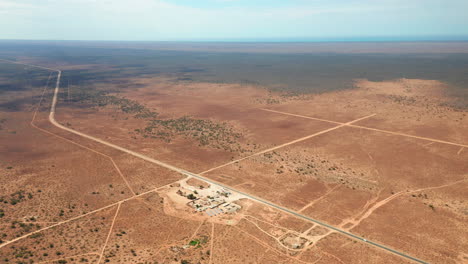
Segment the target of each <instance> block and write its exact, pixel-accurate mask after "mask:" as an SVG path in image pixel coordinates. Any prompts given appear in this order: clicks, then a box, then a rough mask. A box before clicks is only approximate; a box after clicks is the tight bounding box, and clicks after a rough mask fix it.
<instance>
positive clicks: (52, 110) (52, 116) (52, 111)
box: [18, 63, 427, 263]
mask: <svg viewBox="0 0 468 264" xmlns="http://www.w3.org/2000/svg"><path fill="white" fill-rule="evenodd" d="M18 64H19V63H18ZM25 65H26V64H25ZM29 66H33V67H38V68H43V69H47V70H54V69H50V68H46V67H41V66H36V65H29ZM54 71H57V73H58V76H57V82H56V85H55V90H54V96H53V98H52V105H51V108H50V114H49V121H50V122H51V123H52V124H53V125H54V126H56V127H58V128H60V129H63V130H66V131H68V132H70V133H73V134H75V135H79V136H81V137H84V138H87V139H90V140H93V141H95V142H99V143H101V144H104V145H106V146H109V147H111V148H114V149H118V150H120V151H122V152H125V153H128V154H130V155H133V156H135V157H138V158H141V159H144V160H146V161H148V162H151V163H154V164H157V165H160V166H162V167H164V168H167V169H169V170H172V171H176V172H179V173H181V174H184V175H186V176H190V177H194V178H198V179H200V180H203V181H206V182H209V183H211V184H214V185H218V186H220V187H223V188H225V189H227V190H230V191H231V192H237V193H239V194H242V195H244V196H245V197H247V198H249V199H251V200H253V201H256V202H258V203H261V204H264V205H267V206H270V207H272V208H275V209H278V210H280V211H282V212H285V213H288V214H291V215H293V216H295V217H298V218H301V219H303V220H306V221H309V222H313V223H316V224H319V225H321V226H324V227H326V228H329V229H331V230H334V231H336V232H338V233H340V234H342V235H345V236H348V237H350V238H352V239H355V240H358V241H361V242H363V243H367V244H369V245H372V246H375V247H377V248H380V249H382V250H385V251H387V252H390V253H393V254H396V255H398V256H401V257H403V258H406V259H408V260H411V261H414V262H418V263H427V262H425V261H423V260H420V259H418V258H415V257H412V256H410V255H408V254H405V253H403V252H400V251H398V250H395V249H392V248H390V247H387V246H385V245H382V244H379V243H376V242H373V241H370V240H368V239H365V238H363V237H360V236H357V235H355V234H353V233H350V232H347V231H345V230H342V229H339V228H337V227H334V226H331V225H329V224H327V223H323V222H321V221H318V220H316V219H313V218H310V217H308V216H305V215H303V214H300V213H298V212H295V211H293V210H291V209H288V208H285V207H282V206H280V205H277V204H275V203H272V202H270V201H267V200H264V199H262V198H259V197H257V196H254V195H251V194H248V193H245V192H242V191H239V190H237V189H235V188H232V187H230V186H227V185H224V184H222V183H220V182H217V181H215V180H212V179H209V178H206V177H204V176H201V175H199V174H195V173H192V172H189V171H186V170H184V169H181V168H178V167H175V166H172V165H170V164H167V163H165V162H162V161H159V160H155V159H153V158H150V157H148V156H146V155H143V154H140V153H137V152H135V151H132V150H129V149H126V148H123V147H120V146H117V145H114V144H112V143H110V142H107V141H104V140H102V139H99V138H96V137H93V136H90V135H87V134H84V133H82V132H79V131H76V130H73V129H71V128H69V127H65V126H63V125H61V124H59V123H58V122H57V121H56V120H55V109H56V105H57V98H58V92H59V89H60V78H61V76H62V71H60V70H54Z"/></svg>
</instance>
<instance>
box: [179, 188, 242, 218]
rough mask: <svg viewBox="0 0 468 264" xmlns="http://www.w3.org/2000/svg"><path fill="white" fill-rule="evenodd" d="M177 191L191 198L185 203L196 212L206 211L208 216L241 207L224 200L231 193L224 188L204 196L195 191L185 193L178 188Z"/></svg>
mask: <svg viewBox="0 0 468 264" xmlns="http://www.w3.org/2000/svg"><path fill="white" fill-rule="evenodd" d="M177 193H178V194H179V195H183V196H185V197H187V198H188V199H190V200H191V201H190V202H188V203H187V205H189V206H190V207H192V208H194V209H195V210H196V211H198V212H205V211H206V212H207V214H208V215H209V216H213V215H217V214H219V213H227V214H233V213H236V212H237V211H239V210H240V209H241V206H240V205H238V204H235V203H231V202H227V201H226V198H229V196H230V195H231V194H232V193H231V192H230V191H229V190H226V189H224V188H222V189H221V190H219V191H216V193H214V194H213V195H206V196H204V195H201V194H199V193H197V192H196V191H194V192H193V193H190V194H186V193H184V192H182V191H180V190H179V191H178V192H177Z"/></svg>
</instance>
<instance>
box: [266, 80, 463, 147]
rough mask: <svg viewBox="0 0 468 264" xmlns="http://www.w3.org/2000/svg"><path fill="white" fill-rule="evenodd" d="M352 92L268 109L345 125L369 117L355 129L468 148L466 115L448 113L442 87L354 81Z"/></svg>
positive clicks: (457, 111) (419, 82) (424, 82)
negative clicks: (429, 139)
mask: <svg viewBox="0 0 468 264" xmlns="http://www.w3.org/2000/svg"><path fill="white" fill-rule="evenodd" d="M355 87H356V88H355V89H351V90H344V91H338V92H330V93H324V94H320V95H314V96H310V98H309V99H306V100H290V101H286V102H284V103H281V104H279V105H272V106H267V108H268V109H273V110H277V111H284V112H287V113H293V114H299V115H304V116H310V117H316V118H323V119H327V120H332V121H339V122H347V121H349V120H352V119H355V118H358V117H360V116H364V115H366V114H369V113H375V114H376V115H375V116H374V117H372V118H369V119H366V120H363V121H360V122H358V123H357V124H356V125H362V126H369V127H372V128H379V129H384V130H390V131H395V132H402V133H407V134H411V135H415V136H422V137H430V138H436V139H440V140H446V141H452V142H454V143H459V144H465V145H466V144H468V134H467V133H464V131H467V130H468V122H467V118H468V116H467V115H468V111H466V110H462V109H453V108H451V107H449V106H447V105H450V103H452V102H453V101H454V100H456V99H455V98H453V97H450V96H449V95H448V93H449V92H448V88H447V85H446V84H444V83H441V82H438V81H432V80H415V79H398V80H392V81H385V82H370V81H367V80H357V81H356V82H355Z"/></svg>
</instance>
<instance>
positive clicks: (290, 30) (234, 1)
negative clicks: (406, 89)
mask: <svg viewBox="0 0 468 264" xmlns="http://www.w3.org/2000/svg"><path fill="white" fill-rule="evenodd" d="M467 10H468V0H0V39H35V40H130V41H177V40H187V41H204V40H206V41H211V40H213V41H262V40H265V41H268V40H272V41H282V40H284V41H288V40H291V41H294V40H297V41H303V40H312V41H313V40H372V39H375V40H378V39H384V40H392V39H394V40H413V39H416V40H426V39H427V40H432V39H433V40H445V39H446V40H460V39H463V40H468V15H467V12H468V11H467Z"/></svg>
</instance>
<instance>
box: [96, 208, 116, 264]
mask: <svg viewBox="0 0 468 264" xmlns="http://www.w3.org/2000/svg"><path fill="white" fill-rule="evenodd" d="M121 205H122V203H119V205H118V206H117V209H116V210H115V215H114V219H112V223H111V226H110V228H109V233H108V234H107V237H106V241H105V242H104V245H103V246H102V249H101V253H99V259H98V261H97V262H96V263H97V264H99V263H101V260H102V257H103V256H104V252H105V251H106V247H107V243H108V242H109V238H110V236H111V234H112V230H114V224H115V221H116V220H117V215H119V211H120V206H121Z"/></svg>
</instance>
